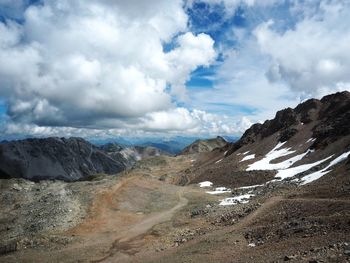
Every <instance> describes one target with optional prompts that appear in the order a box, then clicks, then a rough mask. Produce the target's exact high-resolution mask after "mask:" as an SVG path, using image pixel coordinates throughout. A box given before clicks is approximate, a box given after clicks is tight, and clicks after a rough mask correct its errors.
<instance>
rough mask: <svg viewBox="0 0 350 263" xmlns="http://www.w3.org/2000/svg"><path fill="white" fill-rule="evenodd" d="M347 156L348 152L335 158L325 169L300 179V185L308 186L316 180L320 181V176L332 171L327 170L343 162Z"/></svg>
mask: <svg viewBox="0 0 350 263" xmlns="http://www.w3.org/2000/svg"><path fill="white" fill-rule="evenodd" d="M349 155H350V151H348V152H346V153H343V154H341V155H340V156H338V157H337V158H335V159H334V160H333V161H331V162H330V164H329V165H328V166H327V167H326V168H323V169H322V170H320V171H317V172H314V173H312V174H309V175H306V176H304V177H303V178H301V181H302V183H301V185H305V184H309V183H311V182H313V181H315V180H317V179H320V178H321V177H322V176H324V175H326V174H328V173H329V172H331V171H332V170H329V168H331V167H332V166H334V165H336V164H338V163H340V162H342V161H344V160H345V159H346V158H348V156H349Z"/></svg>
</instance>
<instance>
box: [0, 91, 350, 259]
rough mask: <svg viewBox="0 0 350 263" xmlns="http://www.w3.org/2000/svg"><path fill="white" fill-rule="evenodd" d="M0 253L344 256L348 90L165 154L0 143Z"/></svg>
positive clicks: (349, 217) (348, 226)
mask: <svg viewBox="0 0 350 263" xmlns="http://www.w3.org/2000/svg"><path fill="white" fill-rule="evenodd" d="M0 177H1V179H0V188H1V191H0V209H1V211H2V212H1V214H0V222H1V224H0V226H1V227H0V237H1V238H0V261H1V262H166V263H169V262H225V263H226V262H309V263H310V262H349V261H350V93H349V92H346V91H345V92H339V93H335V94H331V95H328V96H325V97H323V98H322V99H321V100H318V99H310V100H307V101H305V102H303V103H301V104H299V105H298V106H297V107H296V108H294V109H292V108H286V109H283V110H281V111H278V112H277V113H276V116H275V118H274V119H271V120H266V121H265V122H263V123H257V124H254V125H252V126H251V127H250V128H249V129H248V130H246V131H245V132H244V134H243V136H242V137H241V138H240V139H239V140H238V141H236V142H227V141H226V140H224V139H223V138H222V137H217V138H214V139H208V140H198V141H196V142H194V143H193V144H191V145H189V146H187V147H186V148H184V149H183V150H182V152H181V153H180V154H178V155H176V156H171V155H170V154H167V153H165V152H163V151H162V150H159V149H157V148H154V147H146V148H141V147H137V146H135V147H127V148H125V147H123V146H120V145H118V144H113V143H112V144H107V145H104V146H95V145H93V144H91V143H89V142H87V141H85V140H83V139H79V138H70V139H64V138H47V139H27V140H22V141H10V142H2V143H1V144H0Z"/></svg>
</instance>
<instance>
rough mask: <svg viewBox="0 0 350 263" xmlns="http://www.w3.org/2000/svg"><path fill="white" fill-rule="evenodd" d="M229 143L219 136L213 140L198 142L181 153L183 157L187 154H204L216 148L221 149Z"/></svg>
mask: <svg viewBox="0 0 350 263" xmlns="http://www.w3.org/2000/svg"><path fill="white" fill-rule="evenodd" d="M227 143H228V142H227V141H226V140H225V139H224V138H223V137H220V136H217V137H216V138H213V139H206V140H196V141H195V142H193V143H192V144H190V145H188V146H187V147H186V148H184V149H183V150H182V151H181V153H180V154H181V155H186V154H194V153H202V152H210V151H212V150H214V149H215V148H221V147H224V146H225V145H227Z"/></svg>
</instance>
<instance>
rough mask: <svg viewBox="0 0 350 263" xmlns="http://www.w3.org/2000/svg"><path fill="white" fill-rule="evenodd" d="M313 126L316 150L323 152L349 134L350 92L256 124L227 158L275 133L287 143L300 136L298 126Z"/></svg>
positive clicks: (286, 110) (287, 111)
mask: <svg viewBox="0 0 350 263" xmlns="http://www.w3.org/2000/svg"><path fill="white" fill-rule="evenodd" d="M309 123H314V126H313V129H312V131H313V138H316V141H315V143H314V145H313V147H314V148H322V147H325V146H327V145H328V144H329V143H332V142H334V141H336V140H337V139H339V138H341V137H343V136H346V135H349V134H350V92H348V91H344V92H338V93H335V94H332V95H328V96H325V97H323V98H322V99H321V100H317V99H310V100H307V101H305V102H303V103H301V104H299V105H298V106H297V107H296V108H295V109H291V108H287V109H284V110H281V111H278V112H277V114H276V116H275V118H274V119H272V120H267V121H265V122H264V123H263V124H259V123H257V124H254V125H252V127H250V128H249V129H248V130H247V131H246V132H245V133H244V134H243V136H242V137H241V139H240V140H238V141H237V142H236V143H233V144H231V145H230V147H229V150H228V153H227V155H230V154H231V153H233V152H235V151H236V150H238V149H239V148H241V147H242V146H244V145H246V144H251V143H254V142H256V141H259V140H261V139H263V138H266V137H268V136H270V135H272V134H274V133H277V132H279V133H280V141H282V142H283V141H287V140H289V139H290V138H291V137H293V136H294V135H295V134H296V133H297V132H298V127H297V126H298V125H299V124H309Z"/></svg>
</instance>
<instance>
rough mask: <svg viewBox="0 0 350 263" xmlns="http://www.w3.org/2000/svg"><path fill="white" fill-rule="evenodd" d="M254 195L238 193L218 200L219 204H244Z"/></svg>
mask: <svg viewBox="0 0 350 263" xmlns="http://www.w3.org/2000/svg"><path fill="white" fill-rule="evenodd" d="M252 196H255V195H253V194H245V195H238V196H234V197H228V198H225V199H223V200H221V201H220V204H219V205H222V206H225V205H237V204H246V203H248V202H249V199H250V198H251V197H252Z"/></svg>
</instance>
